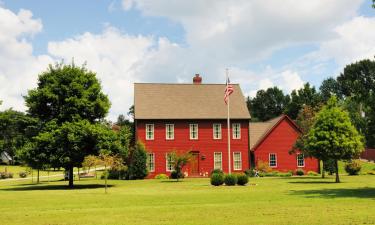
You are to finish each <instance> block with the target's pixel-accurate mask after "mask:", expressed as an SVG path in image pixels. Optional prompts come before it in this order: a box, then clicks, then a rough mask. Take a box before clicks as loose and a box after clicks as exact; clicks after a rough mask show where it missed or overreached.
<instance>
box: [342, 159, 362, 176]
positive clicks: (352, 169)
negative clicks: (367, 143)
mask: <svg viewBox="0 0 375 225" xmlns="http://www.w3.org/2000/svg"><path fill="white" fill-rule="evenodd" d="M345 171H346V172H347V173H348V174H349V175H351V176H352V175H358V174H359V171H361V163H360V162H359V161H358V160H353V161H351V162H349V163H347V164H346V165H345Z"/></svg>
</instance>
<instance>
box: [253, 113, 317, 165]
mask: <svg viewBox="0 0 375 225" xmlns="http://www.w3.org/2000/svg"><path fill="white" fill-rule="evenodd" d="M300 134H301V131H300V129H299V128H298V126H297V125H296V124H295V123H294V122H293V121H292V120H291V119H290V118H289V117H288V116H286V115H282V116H279V117H276V118H274V119H271V120H269V121H266V122H251V123H250V141H249V142H250V151H251V153H250V154H251V164H252V165H258V163H259V162H260V161H262V162H264V163H267V164H268V165H269V166H270V167H271V168H272V169H273V170H277V171H283V172H287V171H291V170H292V171H295V170H296V169H302V170H304V171H305V172H308V171H314V172H319V161H318V160H317V159H314V158H305V157H304V155H303V154H302V153H298V152H297V153H295V154H289V151H290V150H291V149H292V147H293V145H294V144H295V142H296V140H297V138H298V136H299V135H300Z"/></svg>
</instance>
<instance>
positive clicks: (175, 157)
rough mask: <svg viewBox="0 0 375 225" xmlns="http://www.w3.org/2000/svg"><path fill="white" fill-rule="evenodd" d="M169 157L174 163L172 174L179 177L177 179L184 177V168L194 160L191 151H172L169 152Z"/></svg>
mask: <svg viewBox="0 0 375 225" xmlns="http://www.w3.org/2000/svg"><path fill="white" fill-rule="evenodd" d="M168 157H169V158H170V160H171V162H172V165H173V171H172V174H174V176H171V177H172V178H175V179H177V181H178V180H179V179H180V178H184V175H183V174H182V169H183V168H184V167H185V166H186V165H187V164H188V163H189V162H190V161H191V160H192V155H191V153H190V152H177V151H172V152H170V153H168Z"/></svg>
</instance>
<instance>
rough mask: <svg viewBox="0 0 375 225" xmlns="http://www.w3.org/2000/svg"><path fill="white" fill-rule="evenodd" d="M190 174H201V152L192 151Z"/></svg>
mask: <svg viewBox="0 0 375 225" xmlns="http://www.w3.org/2000/svg"><path fill="white" fill-rule="evenodd" d="M191 155H192V158H191V161H190V174H189V176H199V152H191Z"/></svg>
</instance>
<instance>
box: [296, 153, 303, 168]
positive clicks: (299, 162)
mask: <svg viewBox="0 0 375 225" xmlns="http://www.w3.org/2000/svg"><path fill="white" fill-rule="evenodd" d="M297 166H298V167H304V166H305V157H304V155H303V154H302V153H300V154H297Z"/></svg>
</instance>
